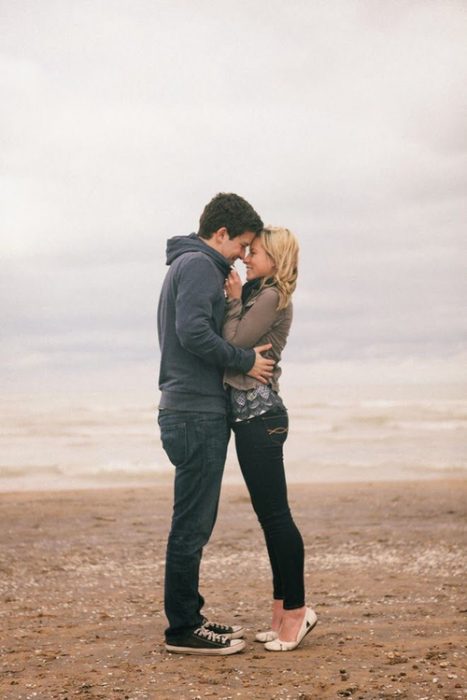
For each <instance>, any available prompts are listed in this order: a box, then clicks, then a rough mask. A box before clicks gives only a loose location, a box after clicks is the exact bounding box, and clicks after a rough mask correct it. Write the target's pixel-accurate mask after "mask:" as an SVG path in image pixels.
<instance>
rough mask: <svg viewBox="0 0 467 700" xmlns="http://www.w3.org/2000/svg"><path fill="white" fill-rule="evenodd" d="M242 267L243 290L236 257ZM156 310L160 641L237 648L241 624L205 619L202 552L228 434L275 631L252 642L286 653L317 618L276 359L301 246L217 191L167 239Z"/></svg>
mask: <svg viewBox="0 0 467 700" xmlns="http://www.w3.org/2000/svg"><path fill="white" fill-rule="evenodd" d="M238 258H240V260H242V261H243V262H244V263H245V265H246V269H247V282H246V284H245V285H244V286H243V287H242V283H241V280H240V277H239V276H238V273H237V272H236V270H235V269H233V267H232V265H233V263H234V262H235V261H236V260H237V259H238ZM167 264H168V265H169V266H170V268H169V271H168V272H167V275H166V277H165V280H164V284H163V287H162V291H161V296H160V300H159V309H158V333H159V343H160V349H161V363H160V377H159V386H160V389H161V401H160V406H159V418H158V420H159V426H160V431H161V440H162V445H163V447H164V450H165V451H166V453H167V455H168V457H169V459H170V461H171V462H172V464H173V465H174V467H175V484H174V505H173V515H172V524H171V529H170V534H169V539H168V544H167V554H166V570H165V612H166V615H167V618H168V621H169V627H168V628H167V629H166V631H165V639H166V649H167V650H168V651H170V652H175V653H177V652H178V653H183V654H190V653H191V654H210V655H213V654H214V655H216V654H217V655H225V654H234V653H236V652H238V651H241V650H242V649H243V648H244V647H245V642H244V640H243V634H244V629H243V628H242V627H239V626H231V625H228V624H223V623H222V624H221V623H219V622H214V621H211V620H209V619H207V618H206V617H204V616H203V614H202V612H201V610H202V607H203V605H204V599H203V597H202V596H201V594H200V592H199V568H200V562H201V555H202V549H203V547H204V545H206V543H207V542H208V540H209V538H210V536H211V533H212V530H213V528H214V524H215V521H216V516H217V509H218V504H219V496H220V489H221V481H222V474H223V470H224V464H225V459H226V454H227V445H228V441H229V437H230V431H231V430H233V432H234V434H235V445H236V450H237V456H238V461H239V464H240V468H241V471H242V474H243V477H244V479H245V483H246V485H247V488H248V491H249V494H250V497H251V502H252V505H253V508H254V510H255V513H256V515H257V516H258V520H259V522H260V524H261V527H262V529H263V532H264V536H265V540H266V547H267V552H268V555H269V560H270V563H271V570H272V592H273V600H272V621H271V628H270V629H269V630H267V631H263V632H259V633H258V634H257V635H256V640H257V641H259V642H263V643H264V645H265V648H266V649H267V650H269V651H291V650H292V649H295V648H296V647H297V646H298V644H299V643H300V642H301V641H302V639H303V638H304V637H305V635H306V634H307V633H308V632H309V631H310V630H311V629H312V628H313V627H314V626H315V624H316V621H317V618H316V614H315V613H314V611H313V610H312V609H311V608H307V607H306V606H305V592H304V573H303V569H304V549H303V540H302V537H301V535H300V532H299V530H298V529H297V527H296V525H295V523H294V521H293V519H292V516H291V513H290V509H289V505H288V501H287V486H286V480H285V473H284V463H283V445H284V442H285V440H286V437H287V432H288V417H287V411H286V408H285V406H284V404H283V403H282V400H281V398H280V396H279V393H278V389H279V386H278V379H279V375H280V369H279V364H278V363H279V360H280V357H281V352H282V350H283V348H284V346H285V343H286V341H287V336H288V332H289V329H290V325H291V322H292V303H291V297H292V294H293V291H294V289H295V286H296V280H297V264H298V244H297V241H296V239H295V237H294V236H293V234H292V233H290V231H289V230H288V229H284V228H278V227H268V228H264V226H263V222H262V221H261V219H260V217H259V216H258V214H257V213H256V212H255V210H254V209H253V207H252V206H251V205H250V204H249V203H248V202H246V201H245V200H244V199H243V198H242V197H239V196H238V195H235V194H218V195H217V196H216V197H214V199H212V200H211V202H209V204H207V205H206V207H205V208H204V211H203V213H202V215H201V218H200V223H199V230H198V233H197V234H194V233H193V234H191V235H189V236H176V237H174V238H171V239H170V240H169V241H168V245H167Z"/></svg>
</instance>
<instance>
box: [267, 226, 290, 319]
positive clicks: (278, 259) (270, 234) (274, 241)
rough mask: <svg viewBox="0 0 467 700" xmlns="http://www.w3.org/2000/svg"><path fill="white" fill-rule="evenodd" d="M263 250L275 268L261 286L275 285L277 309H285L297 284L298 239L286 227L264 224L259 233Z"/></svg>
mask: <svg viewBox="0 0 467 700" xmlns="http://www.w3.org/2000/svg"><path fill="white" fill-rule="evenodd" d="M258 237H259V239H260V241H261V243H262V245H263V248H264V250H265V251H266V253H267V254H268V255H269V257H270V258H271V260H272V261H273V263H274V267H275V268H276V270H275V272H274V275H273V276H272V278H268V279H267V280H264V281H263V284H262V286H263V287H270V286H273V285H274V286H275V287H276V288H277V291H278V292H279V303H278V305H277V310H278V311H279V310H280V309H285V308H286V307H287V306H288V305H289V303H290V300H291V297H292V294H293V293H294V291H295V287H296V286H297V277H298V251H299V246H298V241H297V239H296V238H295V236H294V234H293V233H292V232H291V231H289V229H288V228H282V227H281V226H266V228H264V229H263V230H262V231H261V233H260V234H259V236H258Z"/></svg>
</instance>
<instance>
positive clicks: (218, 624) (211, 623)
mask: <svg viewBox="0 0 467 700" xmlns="http://www.w3.org/2000/svg"><path fill="white" fill-rule="evenodd" d="M205 624H207V625H212V626H213V627H217V629H219V630H225V632H226V633H227V632H228V631H229V630H231V629H232V628H231V627H229V625H221V624H220V623H219V622H211V621H210V620H209V621H208V620H206V623H205Z"/></svg>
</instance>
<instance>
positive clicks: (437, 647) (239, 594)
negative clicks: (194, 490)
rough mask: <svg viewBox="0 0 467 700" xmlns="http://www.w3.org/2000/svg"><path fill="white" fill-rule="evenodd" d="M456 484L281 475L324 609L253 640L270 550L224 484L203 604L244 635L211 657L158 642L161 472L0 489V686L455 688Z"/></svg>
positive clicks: (163, 691)
mask: <svg viewBox="0 0 467 700" xmlns="http://www.w3.org/2000/svg"><path fill="white" fill-rule="evenodd" d="M466 483H467V482H461V481H431V482H410V483H407V482H405V483H385V484H381V483H379V484H376V483H375V484H351V485H347V484H333V485H326V484H313V485H301V486H300V485H294V486H293V487H291V488H290V500H291V504H292V508H293V512H294V515H295V519H296V521H297V524H298V525H299V527H300V529H301V531H302V534H303V536H304V540H305V546H306V583H307V591H308V601H307V602H308V603H309V604H311V605H313V606H314V607H315V609H316V611H317V613H318V616H319V623H318V625H317V627H316V628H315V629H314V631H313V632H312V633H311V634H310V635H309V636H308V637H307V638H306V640H305V641H304V643H303V644H302V645H301V646H300V647H299V648H298V649H297V650H296V651H295V652H292V653H282V654H277V653H271V652H267V651H265V650H264V648H263V646H262V645H261V644H258V643H255V642H254V641H253V637H254V633H255V631H256V630H258V629H264V628H266V627H267V626H268V608H269V597H270V581H269V571H268V563H267V560H266V556H265V549H264V545H263V540H262V535H261V532H260V530H259V526H258V524H257V522H256V518H255V516H254V514H253V513H252V511H251V507H250V504H249V501H248V496H247V494H246V491H245V489H244V487H240V486H225V487H224V489H223V495H222V501H221V508H220V512H219V518H218V523H217V526H216V529H215V532H214V535H213V537H212V539H211V542H210V543H209V545H208V546H207V547H206V549H205V553H204V557H203V564H202V592H203V594H204V596H205V598H206V601H207V602H206V608H205V611H204V612H205V613H206V614H207V615H208V616H209V617H210V618H211V619H214V620H218V621H222V622H234V623H242V624H244V625H245V626H246V627H247V635H246V637H247V642H248V644H247V648H246V649H245V651H244V652H242V653H240V654H235V655H232V656H228V657H214V658H213V657H211V658H207V657H199V656H179V655H171V654H168V653H167V652H166V651H165V650H164V647H163V643H162V642H163V630H164V626H165V619H164V615H163V612H162V583H163V574H164V550H165V540H166V536H167V529H168V523H169V518H170V511H171V489H170V488H169V487H167V486H161V487H157V488H154V487H151V488H145V489H143V488H141V489H114V490H105V491H104V490H89V491H74V492H48V493H21V494H4V495H2V496H0V540H1V556H0V613H1V617H0V647H1V649H0V651H1V661H0V698H1V700H17V699H19V698H21V699H23V698H24V699H26V698H31V699H32V698H35V699H44V700H49V699H55V698H57V699H58V698H60V699H61V700H65V698H67V699H68V700H71V698H86V699H91V698H103V699H106V700H107V699H109V698H112V699H113V698H122V699H126V700H130V699H134V700H137V699H138V700H140V699H149V700H153V699H154V700H164V699H166V698H167V699H169V698H170V699H171V698H175V699H177V700H185V699H187V700H188V699H190V700H194V699H199V698H215V699H219V700H220V699H223V700H227V699H231V700H234V699H236V698H240V699H241V698H252V699H259V700H262V699H268V700H272V699H276V698H277V699H279V698H281V699H285V698H293V699H294V700H307V699H308V700H311V699H313V700H326V699H327V698H341V697H351V698H361V699H362V700H363V699H365V700H378V699H379V698H381V699H383V698H384V699H387V698H410V699H411V700H412V699H413V700H423V699H424V700H436V699H438V698H439V699H441V698H442V699H443V700H454V699H456V700H457V699H458V698H465V697H466V692H467V681H466V677H465V668H466V637H465V626H466V625H465V622H466V614H467V600H466V598H465V591H466V585H465V580H466V556H465V543H466V539H467V537H466V528H465V522H466V519H465V515H466V510H467V507H466V500H467V499H466V495H467V487H466Z"/></svg>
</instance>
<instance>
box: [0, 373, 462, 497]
mask: <svg viewBox="0 0 467 700" xmlns="http://www.w3.org/2000/svg"><path fill="white" fill-rule="evenodd" d="M283 396H284V399H285V401H286V404H287V405H288V408H289V416H290V432H289V438H288V441H287V443H286V448H285V455H286V468H287V475H288V480H289V482H291V483H294V482H295V483H297V482H336V481H342V482H346V481H386V480H414V479H435V478H442V477H455V478H459V477H466V476H467V400H465V399H462V398H460V397H459V392H458V391H456V390H455V387H434V386H432V387H416V386H402V387H401V386H399V387H394V386H392V387H389V386H386V387H384V386H382V387H377V386H372V387H362V386H358V387H356V386H353V387H342V386H329V387H326V386H319V387H318V386H315V387H313V386H307V387H306V389H304V388H303V387H301V388H299V387H297V385H295V386H290V387H288V388H287V390H286V391H285V392H284V391H283ZM155 400H156V397H154V403H152V397H150V396H147V395H139V396H136V395H130V394H128V393H127V394H124V395H115V394H112V393H110V392H108V393H100V394H99V393H96V394H85V395H84V394H83V395H77V394H74V395H72V396H64V395H60V394H56V395H52V396H51V395H47V396H44V395H42V396H37V395H36V396H27V395H25V394H23V395H18V394H17V395H10V396H6V397H3V398H2V399H0V419H1V420H0V425H1V432H0V490H1V491H16V490H42V489H68V488H97V487H109V486H124V485H128V486H135V485H136V486H138V485H139V486H141V485H154V484H157V483H161V482H170V481H171V480H172V476H173V468H172V466H171V465H170V463H169V462H168V460H167V457H166V456H165V453H164V451H163V450H162V447H161V444H160V439H159V432H158V428H157V423H156V404H155ZM241 480H242V477H241V474H240V471H239V469H238V466H237V463H236V459H235V451H234V447H233V441H231V444H230V446H229V456H228V460H227V464H226V471H225V481H226V482H227V483H239V482H241Z"/></svg>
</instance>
